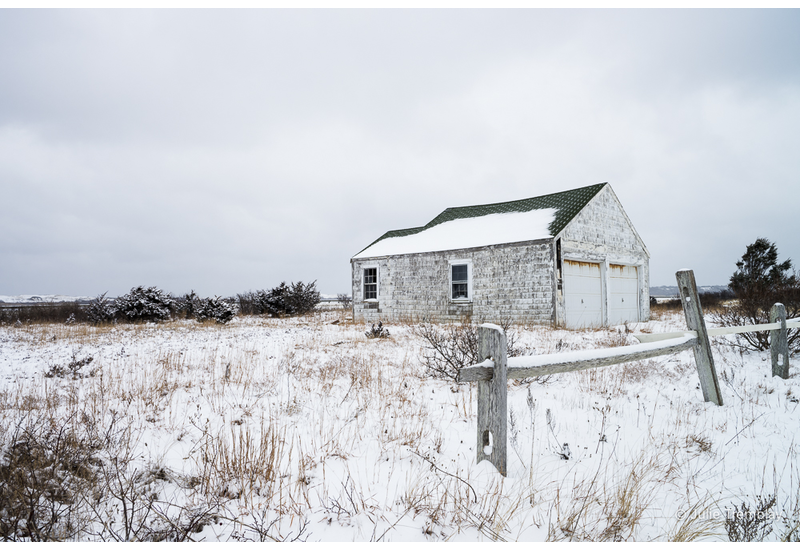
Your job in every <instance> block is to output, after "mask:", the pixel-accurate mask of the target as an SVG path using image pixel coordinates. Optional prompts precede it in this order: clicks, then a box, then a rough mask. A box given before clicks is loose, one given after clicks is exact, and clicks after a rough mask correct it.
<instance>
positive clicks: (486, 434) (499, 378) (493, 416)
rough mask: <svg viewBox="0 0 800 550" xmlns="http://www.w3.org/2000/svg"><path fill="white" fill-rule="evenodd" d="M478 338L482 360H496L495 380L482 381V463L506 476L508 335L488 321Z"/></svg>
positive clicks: (479, 424) (479, 390) (478, 451)
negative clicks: (488, 464) (487, 462)
mask: <svg viewBox="0 0 800 550" xmlns="http://www.w3.org/2000/svg"><path fill="white" fill-rule="evenodd" d="M478 338H479V342H480V344H479V345H480V347H479V352H480V360H481V361H484V360H486V359H491V360H492V361H494V369H493V374H492V379H491V380H480V381H478V445H477V447H478V448H477V454H478V462H480V461H481V460H488V461H489V462H491V463H492V464H494V466H495V468H497V471H498V472H500V474H502V475H503V476H505V475H506V474H507V470H506V418H507V408H508V406H507V394H508V385H507V383H508V380H507V377H506V372H507V363H506V335H505V333H504V332H503V329H502V328H500V327H499V326H497V325H493V324H490V323H485V324H483V325H480V326H479V327H478ZM487 451H488V452H487Z"/></svg>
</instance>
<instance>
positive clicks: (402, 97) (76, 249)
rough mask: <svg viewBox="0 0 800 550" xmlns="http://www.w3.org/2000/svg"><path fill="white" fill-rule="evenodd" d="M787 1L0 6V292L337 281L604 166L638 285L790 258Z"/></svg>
mask: <svg viewBox="0 0 800 550" xmlns="http://www.w3.org/2000/svg"><path fill="white" fill-rule="evenodd" d="M798 29H800V11H797V10H794V11H780V10H769V11H766V10H765V11H749V10H735V11H720V10H716V11H703V10H690V11H661V10H647V11H580V10H568V11H540V10H527V11H515V10H497V11H492V10H479V11H453V10H413V11H412V10H409V11H403V10H379V11H363V10H340V11H324V10H302V11H290V10H262V11H245V10H235V11H225V10H213V11H174V10H162V11H128V10H114V11H82V10H73V11H55V10H31V11H24V10H2V11H0V201H2V202H1V204H2V207H1V209H0V212H1V213H0V294H5V295H14V294H72V295H96V294H99V293H102V292H105V291H109V295H118V294H122V293H125V292H127V291H128V290H129V289H130V288H131V287H133V286H138V285H148V286H149V285H156V286H159V287H160V288H163V289H165V290H168V291H171V292H173V293H175V294H178V293H183V292H187V291H189V290H190V289H194V290H195V291H197V292H198V293H199V294H201V295H204V296H206V295H223V296H225V295H232V294H235V293H237V292H243V291H246V290H251V289H252V290H255V289H260V288H271V287H273V286H275V285H277V284H278V283H280V282H281V281H284V280H285V281H287V282H288V281H297V280H303V281H311V280H315V279H316V280H317V285H318V288H319V289H320V290H321V291H322V292H323V293H328V294H336V293H339V292H349V291H350V258H351V257H352V256H353V255H355V254H356V253H358V252H359V251H360V250H361V249H362V248H364V247H365V246H367V245H368V244H370V243H371V242H372V241H373V240H374V239H376V238H377V237H379V236H380V235H381V234H383V233H384V232H385V231H387V230H389V229H397V228H405V227H413V226H418V225H423V224H425V223H427V222H428V221H430V220H431V219H432V218H433V217H434V216H436V214H438V213H439V212H441V211H442V210H444V209H445V208H447V207H449V206H463V205H471V204H482V203H489V202H498V201H505V200H513V199H521V198H527V197H532V196H537V195H541V194H546V193H552V192H557V191H562V190H566V189H572V188H575V187H582V186H585V185H591V184H595V183H600V182H606V181H607V182H609V183H610V184H611V186H612V187H613V189H614V191H615V192H616V194H617V196H618V197H619V199H620V201H621V202H622V204H623V206H624V208H625V209H626V211H627V213H628V216H629V217H630V218H631V220H632V221H633V224H634V225H635V227H636V229H637V231H638V232H639V234H640V235H641V237H642V239H643V240H644V242H645V243H646V245H647V247H648V249H649V250H650V254H651V259H650V268H651V281H650V282H651V285H664V284H666V285H672V284H675V277H674V274H675V271H677V270H678V269H681V268H692V269H694V270H695V275H696V277H697V280H698V283H699V284H701V285H710V284H727V282H728V279H729V278H730V275H731V274H732V273H733V271H734V270H735V267H736V266H735V263H736V261H737V260H738V259H739V258H740V257H741V256H742V254H743V253H744V250H745V246H746V245H747V244H750V243H752V242H753V241H754V240H755V239H756V238H758V237H765V238H767V239H770V240H772V241H774V242H775V243H776V244H777V246H778V250H779V252H780V257H781V259H783V258H786V257H790V258H792V259H793V260H794V261H795V262H797V263H800V231H798V215H797V213H798V211H800V181H799V180H798V178H800V55H798V52H800V32H798Z"/></svg>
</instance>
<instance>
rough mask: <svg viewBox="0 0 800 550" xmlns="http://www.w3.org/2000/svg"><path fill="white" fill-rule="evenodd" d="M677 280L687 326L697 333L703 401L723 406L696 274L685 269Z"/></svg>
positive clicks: (678, 274) (677, 274) (695, 353)
mask: <svg viewBox="0 0 800 550" xmlns="http://www.w3.org/2000/svg"><path fill="white" fill-rule="evenodd" d="M675 278H676V279H677V280H678V290H679V291H680V293H681V303H682V304H683V313H684V315H685V316H686V326H687V327H689V330H694V331H696V332H697V345H696V346H695V347H694V360H695V363H696V364H697V374H698V375H699V376H700V388H702V390H703V399H705V400H706V401H711V402H712V403H715V404H717V405H722V392H721V391H720V389H719V381H718V380H717V371H716V370H715V369H714V356H713V355H711V343H710V341H709V339H708V331H706V322H705V320H703V308H702V306H701V305H700V297H699V296H698V294H697V284H696V283H695V280H694V272H693V271H692V270H691V269H683V270H681V271H678V272H677V273H676V274H675Z"/></svg>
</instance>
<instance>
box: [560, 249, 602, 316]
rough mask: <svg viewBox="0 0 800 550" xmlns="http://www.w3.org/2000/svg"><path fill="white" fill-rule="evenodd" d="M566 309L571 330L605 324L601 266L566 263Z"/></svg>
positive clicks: (585, 263)
mask: <svg viewBox="0 0 800 550" xmlns="http://www.w3.org/2000/svg"><path fill="white" fill-rule="evenodd" d="M563 268H564V308H565V310H566V325H567V327H569V328H585V327H599V326H601V325H602V324H603V300H602V283H601V281H600V264H594V263H589V262H576V261H569V260H565V261H564V266H563Z"/></svg>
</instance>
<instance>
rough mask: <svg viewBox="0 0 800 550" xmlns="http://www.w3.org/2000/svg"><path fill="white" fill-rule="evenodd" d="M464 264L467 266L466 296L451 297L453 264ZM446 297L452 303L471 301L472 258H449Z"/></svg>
mask: <svg viewBox="0 0 800 550" xmlns="http://www.w3.org/2000/svg"><path fill="white" fill-rule="evenodd" d="M454 265H466V266H467V297H466V298H453V266H454ZM447 280H448V283H449V284H448V285H447V297H448V298H449V299H450V301H451V302H454V303H461V304H463V303H469V302H471V301H472V260H467V259H462V260H450V261H449V263H448V266H447Z"/></svg>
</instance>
